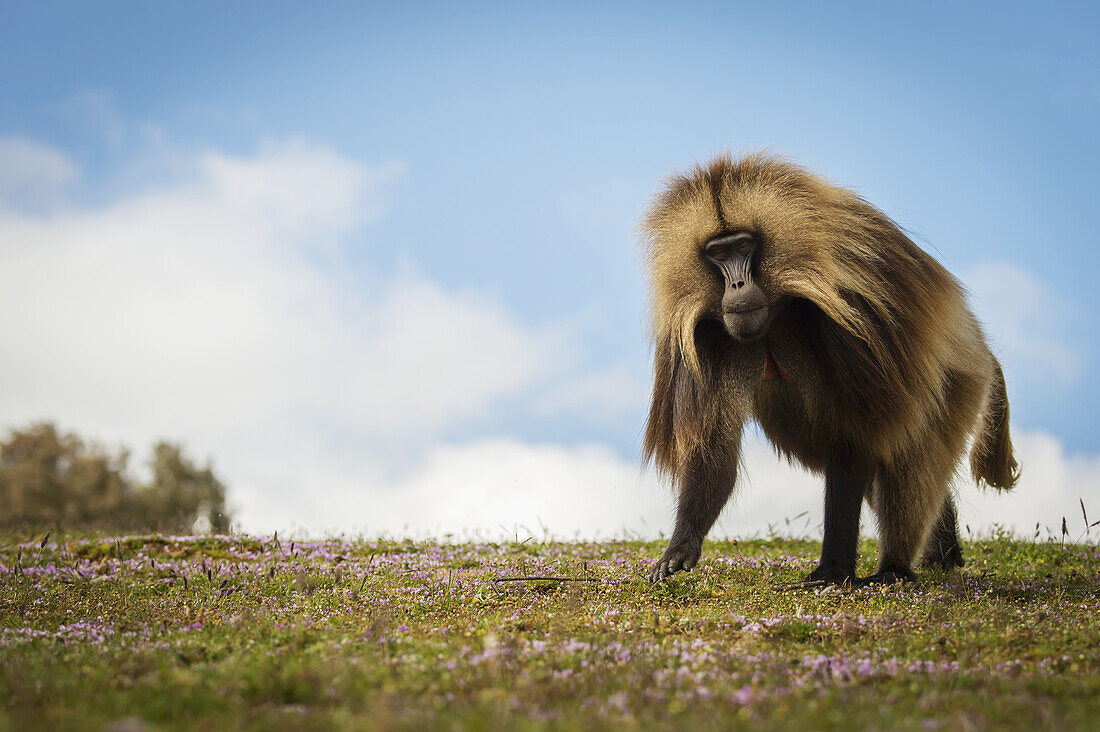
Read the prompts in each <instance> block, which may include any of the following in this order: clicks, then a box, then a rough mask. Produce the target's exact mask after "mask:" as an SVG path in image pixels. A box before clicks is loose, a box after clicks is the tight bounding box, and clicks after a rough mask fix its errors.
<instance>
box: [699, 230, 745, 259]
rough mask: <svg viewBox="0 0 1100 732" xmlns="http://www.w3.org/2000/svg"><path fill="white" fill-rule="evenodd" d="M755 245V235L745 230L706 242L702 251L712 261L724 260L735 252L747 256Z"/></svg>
mask: <svg viewBox="0 0 1100 732" xmlns="http://www.w3.org/2000/svg"><path fill="white" fill-rule="evenodd" d="M755 247H756V237H755V236H753V235H752V234H751V233H749V232H747V231H738V232H736V233H734V234H728V235H726V236H722V237H719V238H717V239H713V240H712V241H709V242H707V245H706V247H705V248H704V250H703V252H704V254H706V256H707V259H710V260H711V261H712V262H724V261H725V260H727V259H729V258H730V257H732V256H733V255H735V254H736V255H737V256H741V257H747V256H749V255H751V254H752V252H753V250H754V249H755Z"/></svg>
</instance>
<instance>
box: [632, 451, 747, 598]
mask: <svg viewBox="0 0 1100 732" xmlns="http://www.w3.org/2000/svg"><path fill="white" fill-rule="evenodd" d="M736 480H737V458H736V456H734V457H732V458H730V457H726V458H725V459H718V458H716V457H715V456H710V458H709V459H704V458H703V457H702V456H701V455H698V454H697V455H695V456H694V457H692V458H690V459H689V460H687V462H686V464H685V465H684V467H683V468H682V469H681V471H680V479H679V483H680V500H679V502H678V505H677V507H676V528H675V529H674V530H673V532H672V538H671V539H670V540H669V542H668V549H665V553H664V555H663V556H662V557H661V560H660V561H659V562H657V564H656V565H655V566H654V567H653V571H652V572H651V573H650V575H649V581H650V582H660V581H661V580H663V579H664V578H665V577H668V576H669V575H671V574H673V573H675V572H679V571H681V570H683V571H685V572H690V571H691V569H692V567H694V566H695V563H696V562H698V561H699V555H700V554H702V552H703V539H704V538H705V537H706V535H707V532H708V531H710V528H711V527H712V526H714V522H715V521H717V520H718V514H719V513H721V512H722V507H723V506H725V505H726V501H727V500H728V499H729V497H730V493H731V492H733V484H734V483H735V482H736Z"/></svg>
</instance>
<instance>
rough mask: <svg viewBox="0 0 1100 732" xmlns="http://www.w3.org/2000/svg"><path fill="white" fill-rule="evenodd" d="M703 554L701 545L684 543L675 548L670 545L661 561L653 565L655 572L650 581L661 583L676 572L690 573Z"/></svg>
mask: <svg viewBox="0 0 1100 732" xmlns="http://www.w3.org/2000/svg"><path fill="white" fill-rule="evenodd" d="M702 553H703V547H702V545H701V544H690V543H683V544H676V545H675V546H673V545H671V544H670V545H669V547H668V549H665V553H664V555H663V556H662V557H661V561H659V562H657V564H655V565H653V571H652V572H650V573H649V581H650V582H651V583H655V582H660V581H661V580H663V579H665V578H666V577H669V576H670V575H672V574H675V573H676V572H690V571H691V570H692V568H693V567H694V566H695V564H696V562H698V561H699V555H700V554H702Z"/></svg>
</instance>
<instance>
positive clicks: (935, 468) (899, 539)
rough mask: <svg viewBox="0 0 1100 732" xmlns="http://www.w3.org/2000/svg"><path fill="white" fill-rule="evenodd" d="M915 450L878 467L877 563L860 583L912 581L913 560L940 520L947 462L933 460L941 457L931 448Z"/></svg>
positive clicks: (945, 496) (945, 495) (874, 501)
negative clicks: (913, 454) (908, 457)
mask: <svg viewBox="0 0 1100 732" xmlns="http://www.w3.org/2000/svg"><path fill="white" fill-rule="evenodd" d="M917 454H918V455H919V457H918V458H916V459H913V460H907V461H903V462H902V463H900V464H895V465H892V466H890V467H889V468H884V469H881V470H880V471H879V474H878V480H877V481H876V484H875V487H874V490H873V492H872V501H871V506H872V508H873V509H874V511H875V514H876V517H877V518H878V527H879V565H878V570H877V571H876V572H875V573H874V574H873V575H871V576H870V577H866V578H864V579H863V580H861V582H860V584H880V583H884V584H891V583H894V582H899V581H902V580H911V579H916V575H915V574H913V563H914V562H915V561H916V559H917V555H918V553H919V552H920V550H921V549H922V548H923V547H924V545H925V542H926V540H927V539H928V537H929V534H930V533H931V532H932V529H933V527H934V526H937V522H938V520H939V519H940V518H941V515H942V510H943V508H944V504H945V503H946V502H947V500H948V498H949V497H948V490H947V485H948V481H949V479H950V477H951V473H952V469H951V463H950V460H938V459H937V458H940V457H942V456H941V455H940V454H939V451H937V450H936V449H935V447H934V446H928V449H926V450H923V451H917ZM939 463H943V464H942V465H941V464H939ZM945 466H946V467H945ZM953 509H954V506H953V505H952V514H951V517H952V526H953V524H954V521H953V518H954V510H953Z"/></svg>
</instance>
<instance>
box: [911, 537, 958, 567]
mask: <svg viewBox="0 0 1100 732" xmlns="http://www.w3.org/2000/svg"><path fill="white" fill-rule="evenodd" d="M965 564H966V562H965V561H964V560H963V554H962V549H960V548H959V544H958V542H951V544H950V546H929V547H928V549H926V550H925V552H924V558H923V559H921V566H922V567H936V568H938V569H942V570H943V571H944V572H950V571H951V570H952V569H954V568H955V567H962V566H964V565H965Z"/></svg>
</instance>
